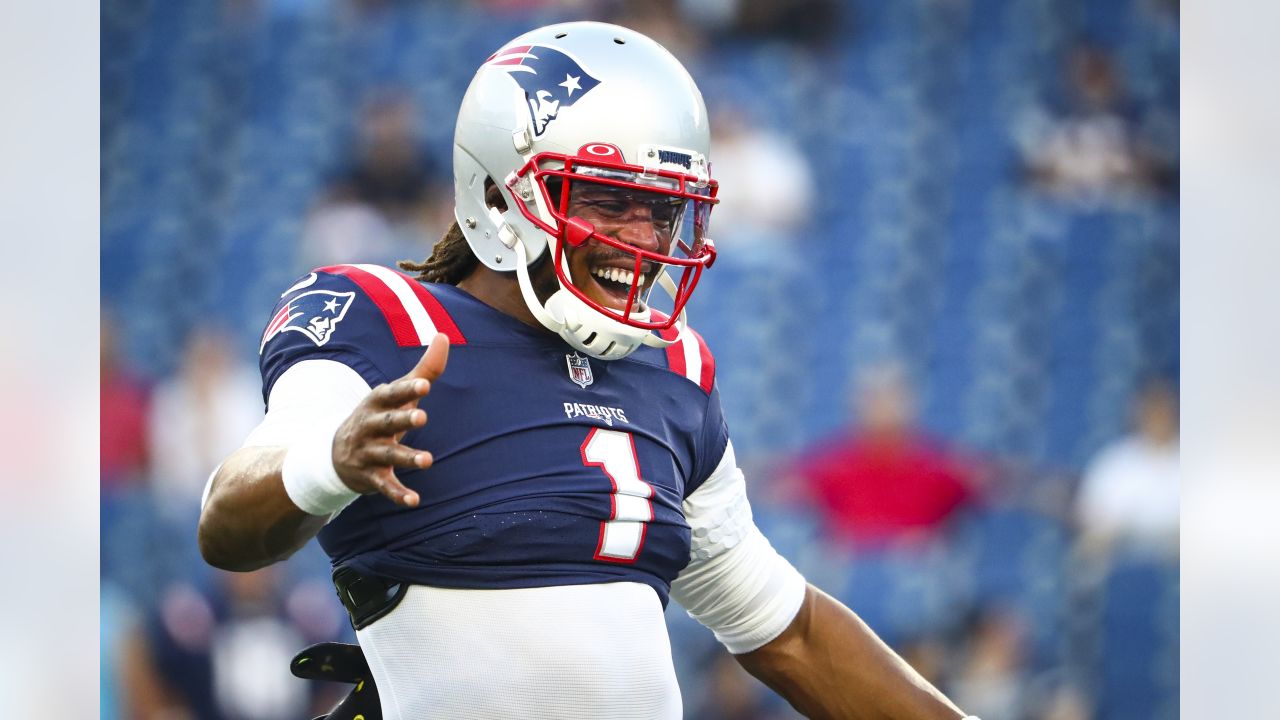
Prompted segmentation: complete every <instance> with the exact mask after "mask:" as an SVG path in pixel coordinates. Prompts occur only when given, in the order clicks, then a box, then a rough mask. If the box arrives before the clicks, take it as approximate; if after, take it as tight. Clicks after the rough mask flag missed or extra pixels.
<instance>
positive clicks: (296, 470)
mask: <svg viewBox="0 0 1280 720" xmlns="http://www.w3.org/2000/svg"><path fill="white" fill-rule="evenodd" d="M335 431H336V428H335ZM280 475H281V478H282V479H283V480H284V491H285V492H286V493H288V494H289V499H290V500H292V501H293V504H294V505H297V506H298V507H299V508H300V509H302V510H303V511H304V512H307V513H310V514H312V515H320V516H329V515H333V514H334V513H336V512H338V511H339V510H341V509H343V508H344V507H346V506H347V505H350V504H351V501H352V500H355V499H356V498H358V497H360V493H358V492H356V491H355V490H352V489H351V488H349V487H347V485H346V483H344V482H342V478H340V477H338V471H337V470H334V468H333V432H328V433H319V434H318V435H313V436H312V437H310V438H308V439H307V440H304V441H302V442H299V443H297V444H295V445H292V446H290V448H289V452H287V453H286V454H285V456H284V465H283V467H281V469H280Z"/></svg>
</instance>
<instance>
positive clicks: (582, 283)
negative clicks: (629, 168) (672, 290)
mask: <svg viewBox="0 0 1280 720" xmlns="http://www.w3.org/2000/svg"><path fill="white" fill-rule="evenodd" d="M684 204H685V203H684V201H683V200H680V199H679V198H672V197H671V196H669V195H663V194H660V193H649V192H644V191H640V190H633V189H623V188H617V187H611V186H608V185H602V184H599V183H593V182H576V183H573V186H572V190H571V192H570V196H569V205H568V210H567V213H566V215H567V216H568V217H570V218H579V219H581V220H584V221H586V223H588V224H590V225H591V226H592V227H593V228H595V232H596V233H597V234H599V235H602V236H605V237H608V238H610V239H613V240H616V241H618V242H620V243H623V244H625V245H629V246H631V247H634V248H636V249H638V250H643V251H646V252H651V253H658V254H661V255H667V254H669V253H670V251H671V244H672V236H673V233H674V231H675V228H676V226H677V225H678V223H679V221H680V215H681V211H682V209H683V208H684ZM566 251H567V256H568V271H569V275H570V277H571V278H572V280H573V284H574V285H575V286H576V287H577V288H578V289H580V290H582V291H583V292H584V293H586V295H587V296H588V297H590V298H591V299H592V300H594V301H595V302H597V303H599V304H600V305H602V306H604V307H606V308H611V309H613V310H618V311H622V310H624V309H625V308H626V306H627V298H628V296H629V294H630V293H631V289H632V286H633V285H634V286H635V288H636V289H635V298H634V300H633V304H632V312H636V311H638V310H643V309H644V307H645V305H644V302H645V299H646V298H647V297H648V294H649V291H650V289H651V288H652V287H653V283H654V281H655V280H656V279H657V276H658V272H659V271H660V270H661V269H662V268H661V266H660V264H659V263H657V262H655V261H653V260H649V259H644V258H642V257H640V256H638V255H637V254H635V253H632V252H629V251H627V250H623V249H621V248H617V247H612V246H610V245H609V244H608V243H606V242H604V241H601V240H599V239H597V238H591V239H590V240H588V241H587V242H585V243H582V244H580V245H578V246H576V247H575V246H573V244H572V243H566ZM637 272H638V273H639V278H638V279H637V277H636V273H637Z"/></svg>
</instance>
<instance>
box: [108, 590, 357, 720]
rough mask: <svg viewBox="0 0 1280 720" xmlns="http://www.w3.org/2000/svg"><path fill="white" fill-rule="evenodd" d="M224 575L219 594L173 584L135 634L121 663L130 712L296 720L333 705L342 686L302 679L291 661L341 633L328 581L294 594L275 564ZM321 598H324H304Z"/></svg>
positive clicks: (207, 719) (209, 719) (148, 716)
mask: <svg viewBox="0 0 1280 720" xmlns="http://www.w3.org/2000/svg"><path fill="white" fill-rule="evenodd" d="M217 578H218V580H219V583H218V585H217V586H216V587H215V588H213V589H212V590H211V591H202V590H201V589H199V588H197V587H196V586H194V585H191V584H188V583H182V582H179V583H174V584H172V585H170V586H169V587H167V588H165V589H164V590H163V591H162V592H161V593H160V594H159V600H158V603H157V609H156V611H155V612H154V613H152V615H151V616H150V617H149V618H147V619H146V621H145V622H144V623H143V624H142V625H141V627H140V628H139V629H138V630H137V631H135V632H134V633H133V636H132V637H131V638H130V639H129V640H128V646H127V650H126V653H125V657H124V660H123V663H122V668H121V671H122V674H123V677H124V686H123V690H124V695H125V702H126V703H127V707H128V710H129V714H128V717H131V718H137V719H138V720H152V719H153V718H155V719H159V718H164V719H166V720H168V719H172V718H191V719H198V720H297V719H298V718H302V717H311V716H313V715H315V714H317V713H318V712H323V711H324V710H325V709H326V708H328V707H331V706H332V703H333V702H336V700H337V699H338V696H334V695H333V692H336V689H335V688H326V687H324V686H321V685H318V684H315V683H308V682H305V681H302V680H299V679H297V678H295V677H293V675H292V674H291V673H290V672H289V662H290V660H291V659H292V658H293V655H294V654H295V653H296V652H297V651H298V650H301V649H302V648H303V647H304V646H306V645H307V644H308V643H311V642H318V641H320V640H329V639H332V638H333V637H334V636H336V635H337V634H338V632H339V631H340V623H341V618H342V615H341V613H340V612H339V610H338V609H337V601H336V599H334V598H333V596H332V592H331V591H330V590H329V589H328V588H327V587H325V586H323V585H321V584H319V583H315V584H309V585H302V586H299V587H298V588H295V589H293V590H292V592H286V588H285V586H284V585H283V584H282V582H281V575H280V568H276V567H272V568H265V569H262V570H257V571H254V572H251V573H218V574H217ZM317 594H319V595H322V596H323V599H322V600H321V601H319V602H318V601H317V600H316V599H315V598H307V597H301V598H300V597H299V596H300V595H301V596H307V595H317ZM323 691H331V692H323ZM317 694H323V697H320V696H316V697H313V695H317Z"/></svg>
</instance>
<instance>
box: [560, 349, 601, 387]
mask: <svg viewBox="0 0 1280 720" xmlns="http://www.w3.org/2000/svg"><path fill="white" fill-rule="evenodd" d="M564 360H565V363H567V364H568V366H569V379H570V380H572V381H573V382H574V383H576V384H577V386H578V387H580V388H586V387H587V386H588V385H590V384H591V383H593V382H595V381H596V379H595V378H594V377H592V376H591V361H589V360H587V359H586V358H584V357H582V356H581V355H579V354H578V353H577V351H574V352H572V353H569V354H567V355H565V356H564Z"/></svg>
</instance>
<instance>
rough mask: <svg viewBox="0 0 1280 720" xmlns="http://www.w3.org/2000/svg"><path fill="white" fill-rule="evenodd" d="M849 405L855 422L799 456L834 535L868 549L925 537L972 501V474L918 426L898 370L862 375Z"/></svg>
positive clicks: (884, 368)
mask: <svg viewBox="0 0 1280 720" xmlns="http://www.w3.org/2000/svg"><path fill="white" fill-rule="evenodd" d="M855 402H856V405H857V408H856V412H857V424H856V425H854V426H852V427H850V428H849V429H848V430H847V431H846V432H845V433H843V434H842V435H841V436H839V437H836V438H833V439H831V440H828V441H826V442H824V443H821V444H819V445H817V446H815V447H813V448H811V449H810V450H808V451H806V452H803V453H801V458H803V460H801V461H800V463H799V464H798V467H797V468H796V470H797V472H798V474H799V475H800V476H801V478H802V479H803V480H804V481H805V482H806V483H807V485H808V488H809V490H810V493H811V495H812V496H813V498H814V499H815V500H816V501H817V503H818V505H819V507H820V509H821V511H822V512H823V514H824V515H825V520H826V525H827V529H828V532H829V533H830V534H831V535H832V536H833V537H835V538H838V539H843V540H847V541H851V542H853V543H854V544H856V545H862V546H868V547H875V546H880V545H884V544H887V543H891V542H894V541H913V540H923V539H926V538H928V537H930V536H932V535H934V534H935V533H936V531H938V530H939V529H940V528H941V527H942V526H943V525H944V524H945V523H946V521H947V520H948V519H950V518H951V517H952V515H953V514H955V512H956V511H957V510H959V509H961V508H962V507H964V506H966V505H968V504H970V503H971V502H973V501H974V499H975V492H974V484H975V478H976V476H975V472H974V469H971V468H969V467H967V465H966V463H964V462H962V461H960V460H959V458H958V457H957V456H955V455H953V454H952V453H951V452H949V451H948V450H946V449H944V448H943V447H942V446H941V445H940V444H939V443H938V442H937V441H936V440H934V439H933V438H930V437H929V436H927V435H926V434H925V433H924V432H923V431H921V430H920V429H919V428H918V427H917V425H916V408H915V399H914V397H913V394H912V391H911V388H910V387H909V385H908V382H907V378H906V375H905V373H904V371H903V369H902V368H901V367H900V366H898V365H892V364H891V365H884V366H880V367H876V368H873V369H872V370H870V371H869V372H867V373H866V374H865V375H863V376H862V377H861V378H860V379H859V382H858V392H857V397H856V400H855Z"/></svg>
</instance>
